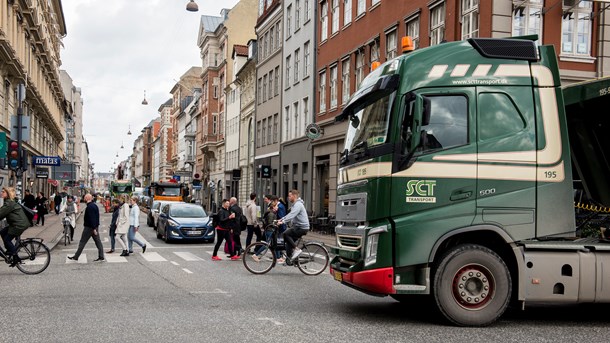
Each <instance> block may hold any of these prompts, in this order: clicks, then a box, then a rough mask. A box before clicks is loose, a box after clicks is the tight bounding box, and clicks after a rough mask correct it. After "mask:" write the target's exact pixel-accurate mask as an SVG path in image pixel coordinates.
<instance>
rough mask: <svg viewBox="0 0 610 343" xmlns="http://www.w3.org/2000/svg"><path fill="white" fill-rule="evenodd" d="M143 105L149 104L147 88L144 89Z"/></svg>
mask: <svg viewBox="0 0 610 343" xmlns="http://www.w3.org/2000/svg"><path fill="white" fill-rule="evenodd" d="M142 105H148V101H146V90H144V100H142Z"/></svg>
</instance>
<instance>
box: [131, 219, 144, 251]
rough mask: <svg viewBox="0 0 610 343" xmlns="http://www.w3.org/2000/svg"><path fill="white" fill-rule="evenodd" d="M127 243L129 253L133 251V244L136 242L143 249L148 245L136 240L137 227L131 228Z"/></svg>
mask: <svg viewBox="0 0 610 343" xmlns="http://www.w3.org/2000/svg"><path fill="white" fill-rule="evenodd" d="M127 241H128V245H129V252H132V251H133V242H136V244H138V245H139V246H141V247H142V248H144V246H145V245H146V244H144V243H142V242H141V241H140V240H139V239H137V238H136V227H135V226H133V225H130V226H129V232H128V233H127Z"/></svg>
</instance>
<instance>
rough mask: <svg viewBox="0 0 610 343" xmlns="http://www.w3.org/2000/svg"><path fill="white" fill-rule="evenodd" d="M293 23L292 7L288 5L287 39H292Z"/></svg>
mask: <svg viewBox="0 0 610 343" xmlns="http://www.w3.org/2000/svg"><path fill="white" fill-rule="evenodd" d="M291 21H292V5H288V7H287V8H286V39H288V38H290V35H291V34H292V33H291V32H292V31H291V27H290V24H291Z"/></svg>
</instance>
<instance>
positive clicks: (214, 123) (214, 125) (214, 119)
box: [212, 113, 218, 135]
mask: <svg viewBox="0 0 610 343" xmlns="http://www.w3.org/2000/svg"><path fill="white" fill-rule="evenodd" d="M217 133H218V113H214V114H212V134H214V135H215V134H217Z"/></svg>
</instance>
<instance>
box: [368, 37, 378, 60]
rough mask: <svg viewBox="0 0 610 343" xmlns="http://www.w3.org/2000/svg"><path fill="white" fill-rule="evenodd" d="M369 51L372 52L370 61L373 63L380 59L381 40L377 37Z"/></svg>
mask: <svg viewBox="0 0 610 343" xmlns="http://www.w3.org/2000/svg"><path fill="white" fill-rule="evenodd" d="M369 52H370V56H369V57H370V58H369V61H370V62H371V64H372V63H373V62H377V61H379V41H378V40H377V39H375V41H374V42H373V44H371V45H370V47H369Z"/></svg>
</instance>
